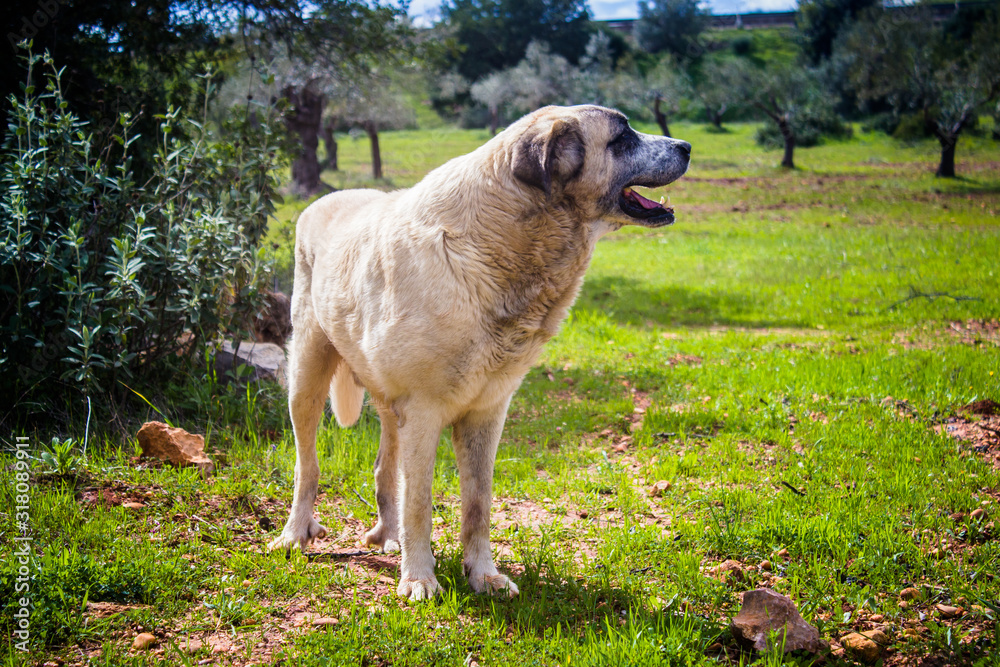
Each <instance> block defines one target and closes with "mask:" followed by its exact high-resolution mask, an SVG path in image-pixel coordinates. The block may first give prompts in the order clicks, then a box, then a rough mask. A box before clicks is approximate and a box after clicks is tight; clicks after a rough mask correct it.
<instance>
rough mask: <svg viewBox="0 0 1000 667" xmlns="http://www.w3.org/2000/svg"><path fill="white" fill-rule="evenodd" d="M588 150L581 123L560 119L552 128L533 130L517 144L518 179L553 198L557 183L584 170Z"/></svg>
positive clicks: (553, 123) (515, 164)
mask: <svg viewBox="0 0 1000 667" xmlns="http://www.w3.org/2000/svg"><path fill="white" fill-rule="evenodd" d="M532 129H533V130H534V129H535V128H532ZM584 150H585V149H584V146H583V137H582V136H581V135H580V129H579V127H578V125H577V123H576V122H575V121H568V120H563V119H560V118H557V119H556V120H554V121H553V122H552V124H551V125H550V126H549V127H548V128H539V129H537V130H535V131H533V132H531V131H529V132H527V133H525V135H524V136H523V137H521V139H520V141H518V142H517V146H516V148H515V152H514V165H513V170H514V176H515V177H517V179H518V180H519V181H522V182H524V183H527V184H528V185H531V186H533V187H536V188H539V189H540V190H543V191H544V192H545V195H546V196H549V195H551V194H552V183H553V182H559V183H566V182H567V181H569V180H570V179H572V178H573V177H574V176H576V175H577V173H578V172H579V171H580V169H581V168H583V159H584Z"/></svg>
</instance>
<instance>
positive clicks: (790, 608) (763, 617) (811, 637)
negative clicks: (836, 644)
mask: <svg viewBox="0 0 1000 667" xmlns="http://www.w3.org/2000/svg"><path fill="white" fill-rule="evenodd" d="M730 629H731V630H732V633H733V636H734V637H735V638H736V641H738V642H739V643H740V644H741V645H742V646H743V647H744V648H747V649H753V650H755V651H760V652H763V651H766V650H768V649H769V648H772V647H771V646H769V643H768V642H769V640H770V637H771V635H772V634H774V635H775V642H778V644H777V645H779V646H780V642H781V641H782V637H784V649H785V652H786V653H787V652H788V651H808V652H810V653H821V652H825V651H826V650H827V649H828V646H827V643H826V642H824V641H823V640H822V639H820V638H819V630H817V629H816V628H815V627H813V626H812V625H810V624H809V623H806V621H805V619H803V618H802V616H801V615H800V614H799V610H798V609H796V607H795V603H793V602H792V601H791V599H790V598H788V597H786V596H784V595H781V594H780V593H775V592H774V591H772V590H770V589H768V588H758V589H757V590H753V591H747V592H746V593H744V594H743V607H742V608H741V609H740V612H739V613H738V614H737V615H736V617H735V618H733V620H732V623H731V625H730Z"/></svg>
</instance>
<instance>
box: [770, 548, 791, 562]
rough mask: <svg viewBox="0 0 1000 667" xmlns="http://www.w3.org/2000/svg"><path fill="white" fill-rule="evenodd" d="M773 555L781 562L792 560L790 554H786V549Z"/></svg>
mask: <svg viewBox="0 0 1000 667" xmlns="http://www.w3.org/2000/svg"><path fill="white" fill-rule="evenodd" d="M774 555H775V556H776V557H778V558H780V559H781V560H790V559H791V558H792V556H791V554H789V553H788V549H782V550H781V551H779V552H778V553H776V554H774Z"/></svg>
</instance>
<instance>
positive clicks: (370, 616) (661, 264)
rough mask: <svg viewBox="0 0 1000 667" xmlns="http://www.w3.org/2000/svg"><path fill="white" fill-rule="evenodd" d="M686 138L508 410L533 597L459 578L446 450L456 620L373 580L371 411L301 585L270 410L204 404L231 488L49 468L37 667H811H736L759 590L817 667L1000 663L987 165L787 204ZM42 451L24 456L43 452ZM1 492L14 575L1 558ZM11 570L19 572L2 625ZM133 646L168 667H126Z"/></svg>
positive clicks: (151, 475) (201, 391)
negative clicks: (876, 638) (798, 620)
mask: <svg viewBox="0 0 1000 667" xmlns="http://www.w3.org/2000/svg"><path fill="white" fill-rule="evenodd" d="M645 129H650V128H645ZM674 129H675V131H676V132H677V135H678V136H679V137H682V138H684V139H687V140H689V141H690V142H691V143H692V144H693V146H694V152H693V162H692V167H691V170H690V172H689V174H688V176H686V177H685V178H684V179H682V180H681V181H679V182H677V183H675V184H673V185H671V186H670V187H669V188H668V189H667V190H666V192H669V194H670V195H671V197H672V200H673V204H674V206H675V209H676V211H677V223H676V224H675V225H674V226H673V227H669V228H666V229H660V230H655V231H648V230H641V229H635V230H623V231H621V232H618V233H616V234H614V235H612V236H610V237H608V238H607V239H606V240H605V241H603V242H601V243H600V244H599V246H598V249H597V252H596V255H595V257H594V261H593V265H592V267H591V269H590V271H589V273H588V276H587V280H586V283H585V285H584V288H583V292H582V294H581V297H580V299H579V300H578V302H577V304H576V306H575V307H574V308H573V311H572V313H571V316H570V318H569V320H568V321H567V322H566V323H565V325H564V327H563V329H562V332H561V333H560V335H559V336H558V337H557V338H556V339H554V340H553V341H552V342H551V343H550V344H549V345H548V347H547V348H546V352H545V354H544V356H543V358H542V359H541V360H540V361H539V363H538V365H537V366H536V367H535V368H534V369H533V370H532V371H531V372H530V373H529V375H528V377H527V379H526V380H525V383H524V385H523V386H522V388H521V390H520V391H519V392H518V393H517V395H516V396H515V399H514V402H513V404H512V407H511V412H510V416H509V419H508V422H507V427H506V430H505V433H504V437H503V440H502V443H501V446H500V452H499V455H498V463H497V474H496V480H495V488H494V495H495V500H494V505H493V510H494V512H493V516H492V521H493V538H494V544H495V549H496V550H497V552H498V554H497V557H498V558H499V561H500V563H501V569H503V570H505V571H507V572H508V573H512V575H513V578H514V580H515V582H516V583H517V584H518V586H519V587H520V589H521V595H520V596H519V597H518V598H516V599H514V600H511V601H495V600H492V599H490V598H486V597H480V596H476V595H474V594H473V593H472V591H471V590H470V589H469V587H468V584H467V583H466V582H465V579H464V577H463V575H462V562H461V547H460V543H459V541H458V527H459V526H458V520H459V507H458V499H459V494H458V476H457V470H456V465H455V461H454V455H453V453H452V451H451V449H450V444H449V441H448V440H449V436H448V434H446V435H445V437H444V439H443V442H442V444H441V447H440V449H439V452H438V460H437V467H436V476H435V487H434V497H435V511H434V550H435V553H436V556H437V559H438V566H437V577H438V579H439V580H440V581H441V583H442V585H443V586H444V589H445V592H444V595H443V596H442V597H441V598H440V599H438V600H437V601H436V602H434V603H420V604H408V603H406V602H404V601H402V600H400V599H399V598H397V597H396V596H395V595H394V593H393V591H394V589H395V581H396V578H397V567H398V562H399V560H398V556H397V555H381V554H374V553H368V552H361V551H359V547H358V546H357V545H356V540H357V539H358V538H359V537H360V536H361V535H362V534H363V532H364V530H365V529H366V528H367V527H369V525H370V524H371V523H372V522H373V511H372V506H373V504H374V491H373V483H372V477H371V468H372V465H373V462H374V457H375V452H376V449H377V443H378V431H379V426H378V422H377V419H376V418H375V417H374V414H373V413H372V412H371V411H370V409H366V411H365V414H364V415H363V416H362V419H361V422H360V424H359V425H358V426H357V427H355V428H353V429H349V430H341V429H339V428H337V427H336V426H335V425H334V424H333V422H332V419H330V420H329V422H328V423H326V424H324V426H323V428H322V431H321V435H320V439H319V456H320V465H321V469H322V479H321V493H320V498H319V502H318V507H317V512H318V515H319V516H320V517H321V518H322V520H323V522H324V524H325V525H326V526H327V527H328V528H329V529H330V532H331V535H330V537H329V538H327V539H325V540H322V541H320V542H319V543H318V544H317V545H316V546H315V552H314V553H313V554H311V555H310V556H304V555H295V556H293V557H292V558H291V559H289V560H286V559H285V558H284V556H282V555H269V554H266V553H264V546H265V545H266V543H267V542H268V540H269V539H270V538H271V537H272V536H274V535H275V534H276V533H277V530H278V529H279V528H280V526H281V524H282V523H283V522H284V520H285V518H286V516H287V509H288V506H289V504H290V497H291V484H292V482H291V480H292V467H293V464H294V444H293V439H292V434H291V430H290V428H289V427H288V420H287V416H286V413H285V407H284V405H283V404H282V400H283V396H282V394H281V391H280V389H278V388H276V387H273V386H260V387H258V386H252V387H250V388H249V389H239V388H236V387H235V386H233V385H230V386H228V387H227V386H224V385H222V384H220V383H217V382H214V381H212V380H211V379H210V378H206V379H202V380H199V379H196V378H195V379H192V381H191V382H190V384H189V385H188V386H186V387H177V388H173V389H171V390H168V391H167V392H166V394H165V396H164V398H163V399H162V401H160V402H159V404H158V405H157V407H158V408H159V409H160V410H163V411H164V412H165V413H166V414H167V415H168V416H170V417H171V418H176V417H175V415H177V414H180V409H181V408H182V407H186V408H187V411H186V412H185V413H184V414H185V415H187V416H186V417H185V418H183V419H180V418H177V421H179V422H181V423H180V424H179V425H183V426H185V427H187V428H188V429H189V430H192V431H195V432H200V433H206V434H207V436H208V439H209V443H210V444H209V449H210V450H212V451H213V452H215V454H214V456H215V460H216V463H217V467H218V470H217V472H216V474H215V475H214V476H212V477H209V478H207V479H203V478H202V477H200V476H199V475H198V474H197V473H196V472H193V471H191V470H175V469H172V468H168V467H161V466H158V465H150V464H149V463H147V462H141V461H139V460H138V459H137V458H136V457H137V453H138V448H137V445H136V443H135V441H134V440H132V439H122V438H113V437H110V436H104V437H102V438H101V439H100V440H99V441H97V442H95V441H93V439H92V440H91V441H90V442H89V444H88V447H87V450H86V452H84V451H83V442H82V441H83V436H82V433H81V434H80V435H79V437H78V438H76V439H75V440H74V441H72V442H70V443H69V444H68V445H66V446H64V447H55V448H54V449H56V450H58V451H56V453H55V454H51V455H50V456H49V457H47V458H46V459H44V460H39V461H36V462H35V469H34V478H33V479H34V483H33V485H32V492H31V499H30V502H31V516H32V530H33V534H34V535H35V542H34V543H33V548H34V550H35V552H36V554H37V556H36V558H35V560H34V561H33V565H32V572H33V573H34V574H33V579H32V581H31V587H32V588H31V592H32V595H33V596H34V601H35V605H36V607H35V614H34V616H33V617H32V620H31V628H32V633H33V634H32V642H33V643H32V652H31V654H30V661H29V662H30V663H31V664H39V665H41V664H43V663H46V662H47V661H48V662H49V663H50V664H94V665H131V664H135V665H146V664H162V665H178V664H185V665H195V664H220V665H226V664H233V665H249V664H288V665H297V666H298V665H345V664H359V665H428V664H437V665H497V664H518V665H521V664H524V665H556V664H558V665H566V664H572V665H578V664H582V665H620V664H635V665H653V664H671V665H701V664H716V663H721V664H725V665H738V664H749V663H750V662H751V661H753V660H754V659H758V660H759V662H758V663H757V664H782V663H783V662H787V663H792V664H811V663H814V662H816V661H817V658H816V657H815V656H795V657H784V658H782V656H780V655H779V654H768V655H763V656H752V655H749V654H741V653H740V652H739V651H738V649H737V646H736V644H735V642H734V640H733V639H732V638H731V635H730V633H729V630H728V622H729V619H730V618H731V617H732V616H733V615H735V613H736V611H737V610H738V609H739V594H740V593H741V592H742V591H745V590H751V589H753V588H756V587H758V586H767V587H771V588H773V589H775V590H777V591H779V592H781V593H783V594H786V595H788V596H790V597H791V598H792V599H793V600H794V601H795V603H796V604H797V605H798V607H799V609H800V611H801V612H802V614H803V616H804V617H805V618H806V620H808V621H810V622H811V623H813V624H815V625H816V626H817V627H818V628H819V630H820V633H821V635H822V637H823V638H824V639H825V640H827V641H830V642H832V650H833V653H832V654H831V655H830V656H827V658H826V659H827V660H828V663H827V664H842V663H847V664H853V663H854V661H855V658H854V657H853V655H852V654H851V653H849V652H848V653H844V651H843V648H842V646H841V644H840V638H841V637H843V636H844V635H846V634H848V633H850V632H854V631H862V630H870V629H873V628H880V629H882V630H883V632H884V633H885V637H886V639H885V641H884V646H882V647H881V654H880V657H879V658H878V659H879V660H881V661H883V662H884V664H887V665H924V666H928V665H963V664H970V665H972V664H976V665H996V664H1000V629H998V628H1000V626H998V624H997V619H996V616H997V614H998V612H1000V580H998V578H997V572H998V570H1000V534H998V529H997V526H996V523H995V520H996V518H997V514H998V511H1000V507H998V503H1000V474H998V469H997V468H996V467H995V465H993V464H991V461H992V462H994V463H995V461H996V454H997V453H998V451H1000V437H997V435H996V433H995V432H993V431H989V430H987V429H985V428H978V427H976V426H969V425H968V423H967V422H975V421H977V420H980V421H979V423H980V424H982V425H983V426H988V425H989V424H992V425H993V426H992V427H993V428H996V427H997V426H1000V423H998V422H997V420H996V418H993V417H990V418H989V419H990V420H991V421H986V419H987V418H985V417H979V416H976V415H975V414H972V413H973V412H975V410H972V411H971V412H970V410H967V409H965V407H964V406H968V405H969V404H972V403H974V402H977V401H978V402H979V405H980V408H982V406H983V405H986V406H987V408H988V406H989V404H988V402H987V399H990V400H993V401H1000V322H998V320H997V318H998V317H1000V290H998V285H1000V262H998V257H1000V223H998V218H997V212H998V211H1000V147H998V145H997V143H995V142H993V141H990V140H988V139H985V138H981V139H980V138H964V139H963V140H962V143H961V144H960V146H959V149H958V171H959V173H960V174H961V175H962V178H961V179H958V180H953V181H942V180H939V179H935V178H934V177H933V171H934V168H935V166H936V159H937V152H936V145H935V144H933V143H932V142H926V143H919V144H914V145H904V144H900V143H896V142H893V141H892V140H890V139H888V138H886V137H884V136H882V135H875V134H863V133H858V134H856V136H855V138H854V139H852V140H850V141H847V142H842V143H830V144H827V145H823V146H819V147H816V148H812V149H802V150H799V151H798V152H797V154H796V162H797V163H798V164H799V165H800V169H798V170H796V171H794V172H788V171H784V170H781V169H779V168H777V167H776V165H777V163H778V162H779V160H780V156H779V154H778V153H775V152H764V151H762V150H761V149H759V148H758V147H757V146H756V145H755V144H754V143H753V132H754V128H753V127H751V126H743V125H734V126H732V127H731V128H730V131H729V132H728V133H723V134H715V133H709V132H706V131H705V130H704V129H703V128H702V127H701V126H696V125H686V124H677V125H676V127H675V128H674ZM485 139H486V134H485V133H484V132H476V131H459V130H451V129H438V130H432V131H422V132H398V133H386V134H385V136H384V137H383V149H384V154H383V159H384V163H385V169H386V173H387V175H388V179H389V180H388V181H387V182H384V183H378V184H373V183H371V182H370V181H369V180H367V179H366V177H365V175H364V174H365V173H366V171H367V169H368V161H367V160H368V154H367V151H368V145H367V142H366V141H364V140H358V141H355V140H352V139H349V138H345V139H344V140H343V141H342V143H341V149H340V152H341V164H342V167H343V171H341V172H338V173H327V174H325V175H324V178H325V180H327V182H329V183H330V184H331V185H334V186H336V187H338V188H340V187H356V186H370V185H376V186H377V187H403V186H407V185H409V184H412V183H414V182H416V181H417V180H419V179H420V177H421V176H422V175H423V174H424V173H426V171H427V170H428V169H430V168H432V167H434V166H436V165H437V164H440V163H441V162H443V161H445V160H446V159H447V158H448V157H451V156H453V155H457V154H460V153H463V152H466V151H468V150H470V149H472V148H474V147H475V146H477V145H479V144H480V143H481V142H483V141H484V140H485ZM657 194H659V193H657ZM304 205H305V204H304V203H302V202H288V203H286V204H285V205H284V206H283V207H282V208H281V211H280V214H281V220H279V221H278V222H277V223H275V225H274V227H273V229H272V230H271V234H272V236H271V240H272V242H274V243H275V244H276V245H277V246H278V249H277V250H276V259H277V262H278V265H279V282H282V283H283V284H284V286H285V287H286V288H287V287H288V285H287V282H285V281H287V280H289V276H288V274H287V273H284V274H283V273H282V271H285V272H287V270H288V268H289V264H288V262H289V253H288V243H289V239H290V237H291V232H292V224H291V220H292V219H293V218H294V216H295V215H296V213H297V211H300V210H301V209H302V208H303V207H304ZM147 390H148V391H149V392H150V393H156V392H155V391H153V389H152V388H147ZM140 391H142V389H141V388H140ZM144 393H146V392H144ZM199 406H200V407H199ZM197 410H200V412H197V413H195V412H193V411H197ZM980 411H982V410H980ZM986 411H987V412H988V411H989V410H988V409H987V410H986ZM193 414H197V415H198V416H197V417H194V416H192V415H193ZM149 416H150V418H158V415H156V414H155V413H154V412H152V411H151V412H150V415H149ZM941 426H944V428H935V427H941ZM948 427H950V428H952V429H955V428H958V427H961V428H962V429H965V430H966V431H969V432H972V433H975V434H977V435H978V439H976V440H974V441H968V442H963V441H957V440H955V439H953V438H952V437H950V436H949V435H948V433H947V428H948ZM24 435H26V436H27V437H28V438H29V439H30V442H31V443H32V446H33V447H36V448H37V447H40V446H41V444H42V443H43V442H46V443H47V442H48V440H49V439H50V437H51V436H50V435H48V434H41V433H31V434H24ZM991 457H992V458H991ZM4 463H5V465H3V466H2V467H0V497H2V500H3V507H4V508H5V510H4V512H5V513H3V514H0V535H2V536H0V542H2V543H3V544H4V546H5V550H6V549H7V548H12V547H13V545H14V543H13V542H12V536H13V535H14V534H15V533H16V529H17V526H16V525H15V519H14V516H13V512H6V508H8V507H12V506H13V505H14V504H15V503H14V488H15V473H14V471H13V465H12V463H13V458H12V457H7V458H6V459H4ZM658 483H659V484H658ZM654 486H655V489H656V490H655V491H654V490H653V489H654ZM126 505H129V506H126ZM977 510H982V512H979V511H977ZM726 561H735V564H733V563H730V564H728V565H727V567H726V568H724V570H726V571H728V574H727V573H726V571H720V570H719V569H718V567H719V565H720V564H722V563H724V562H726ZM16 571H17V564H16V561H15V560H14V559H10V558H5V560H4V561H3V565H2V566H0V604H4V600H5V599H7V600H8V602H6V605H7V606H6V607H5V610H4V614H5V615H4V616H3V617H2V618H3V620H2V622H3V623H5V624H10V623H11V615H12V614H13V613H14V611H15V610H16V609H15V606H14V602H13V598H11V597H8V598H5V594H6V593H8V592H11V591H13V590H14V588H13V587H14V581H15V576H16ZM909 588H913V589H916V593H915V595H916V597H915V598H913V599H909V600H906V601H902V600H901V597H900V593H901V591H903V590H904V589H909ZM938 605H947V606H946V607H944V610H945V611H942V609H941V608H939V607H938ZM948 607H959V608H961V610H962V611H961V613H960V614H959V615H958V616H957V617H953V618H946V616H948V615H950V613H949V611H948ZM140 632H150V633H152V634H154V635H155V636H156V637H157V639H158V644H157V645H156V647H155V648H153V649H151V650H149V651H135V650H133V649H132V648H131V645H132V641H133V639H134V638H135V637H136V635H137V634H138V633H140ZM8 636H9V633H8ZM3 650H4V653H5V659H6V660H7V662H8V663H10V664H16V663H17V660H18V658H19V654H17V653H16V652H15V651H14V649H13V647H12V646H11V647H10V648H9V649H8V648H4V649H3Z"/></svg>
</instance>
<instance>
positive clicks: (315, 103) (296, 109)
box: [283, 86, 329, 197]
mask: <svg viewBox="0 0 1000 667" xmlns="http://www.w3.org/2000/svg"><path fill="white" fill-rule="evenodd" d="M283 92H284V95H285V97H287V98H288V101H289V102H290V103H291V112H290V113H288V114H286V115H285V127H286V128H287V129H288V132H289V133H290V134H292V135H293V136H296V137H297V138H298V143H299V154H298V156H296V158H295V160H294V161H293V162H292V192H294V193H295V194H297V195H299V196H300V197H309V196H311V195H314V194H316V193H318V192H323V191H325V190H328V189H329V187H328V186H326V185H324V184H323V182H322V181H320V180H319V171H320V170H319V160H318V159H317V157H316V149H317V148H318V147H319V133H320V121H321V120H322V118H323V106H324V104H325V103H326V100H325V98H324V97H323V95H320V94H318V93H315V92H313V91H311V90H309V89H308V88H303V89H302V90H296V89H294V88H293V87H291V86H289V87H288V88H285V90H284V91H283Z"/></svg>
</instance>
